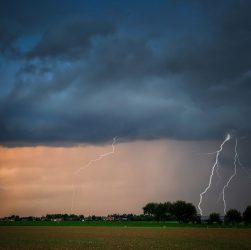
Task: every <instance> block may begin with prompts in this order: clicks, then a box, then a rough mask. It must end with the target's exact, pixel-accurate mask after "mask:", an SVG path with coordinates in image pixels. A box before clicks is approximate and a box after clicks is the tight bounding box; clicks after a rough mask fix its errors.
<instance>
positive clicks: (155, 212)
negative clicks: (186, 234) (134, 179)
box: [143, 200, 251, 224]
mask: <svg viewBox="0 0 251 250" xmlns="http://www.w3.org/2000/svg"><path fill="white" fill-rule="evenodd" d="M143 212H144V215H146V216H148V217H149V218H150V219H151V220H156V221H172V220H173V221H179V222H182V223H188V222H192V223H201V216H200V215H198V214H197V211H196V208H195V206H194V205H193V204H192V203H188V202H185V201H181V200H179V201H176V202H169V201H168V202H164V203H155V202H150V203H147V204H146V205H145V206H144V207H143ZM242 221H243V222H244V223H246V224H251V206H247V207H246V209H245V211H244V212H243V214H241V212H240V211H238V210H237V209H230V210H228V211H227V213H226V214H225V216H224V218H223V219H222V218H221V216H220V214H219V213H215V212H213V213H211V214H210V215H209V217H208V219H207V220H206V222H208V223H209V224H212V223H219V224H221V223H222V222H224V223H226V224H237V223H240V222H242Z"/></svg>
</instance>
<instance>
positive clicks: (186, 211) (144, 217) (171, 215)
mask: <svg viewBox="0 0 251 250" xmlns="http://www.w3.org/2000/svg"><path fill="white" fill-rule="evenodd" d="M0 220H6V221H101V220H103V221H104V220H106V221H178V222H180V223H189V222H192V223H198V224H199V223H201V222H202V219H201V216H200V215H198V214H197V210H196V207H195V206H194V205H193V204H192V203H189V202H185V201H182V200H178V201H175V202H169V201H168V202H164V203H156V202H149V203H147V204H146V205H145V206H144V207H143V214H140V215H135V214H132V213H131V214H112V215H108V216H96V215H92V216H90V215H89V216H84V215H75V214H47V215H46V216H42V217H34V216H28V217H19V216H18V215H12V216H9V217H4V218H1V219H0ZM203 222H207V223H209V224H213V223H218V224H221V223H223V222H224V223H226V224H238V223H241V222H244V223H245V224H251V205H250V206H247V207H246V209H245V211H244V212H243V213H242V214H241V212H239V211H238V210H236V209H230V210H228V211H227V213H226V215H225V216H224V217H223V218H222V217H221V216H220V214H219V213H215V212H214V213H211V214H210V215H209V217H208V218H207V219H206V221H205V220H203Z"/></svg>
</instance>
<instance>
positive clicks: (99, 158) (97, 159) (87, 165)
mask: <svg viewBox="0 0 251 250" xmlns="http://www.w3.org/2000/svg"><path fill="white" fill-rule="evenodd" d="M116 141H117V137H114V138H113V142H112V151H110V152H107V153H104V154H101V155H99V156H98V157H97V158H96V159H93V160H90V161H89V162H88V163H87V164H86V165H84V166H83V167H80V168H79V169H77V170H76V171H75V172H74V173H73V175H72V178H73V181H74V178H75V176H76V174H78V173H79V172H80V171H82V170H83V169H85V168H87V167H90V166H91V165H92V164H93V163H95V162H97V161H100V160H102V159H103V158H104V157H106V156H108V155H111V154H114V153H115V144H116ZM71 186H72V199H71V213H72V209H73V204H74V198H75V193H76V189H75V185H74V183H73V182H72V185H71Z"/></svg>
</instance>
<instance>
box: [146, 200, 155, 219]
mask: <svg viewBox="0 0 251 250" xmlns="http://www.w3.org/2000/svg"><path fill="white" fill-rule="evenodd" d="M157 206H158V204H157V203H154V202H150V203H147V204H146V205H145V206H144V207H143V211H144V214H146V215H149V216H152V217H153V216H155V215H156V208H157Z"/></svg>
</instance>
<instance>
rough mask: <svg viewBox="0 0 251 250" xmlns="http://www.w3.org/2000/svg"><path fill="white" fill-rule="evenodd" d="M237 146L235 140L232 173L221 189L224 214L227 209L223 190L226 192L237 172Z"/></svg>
mask: <svg viewBox="0 0 251 250" xmlns="http://www.w3.org/2000/svg"><path fill="white" fill-rule="evenodd" d="M237 145H238V141H237V139H235V147H234V152H235V155H234V173H233V174H232V175H231V176H230V178H229V179H228V181H227V183H226V184H225V186H224V187H223V189H222V200H223V204H224V214H226V209H227V205H226V200H225V190H226V188H228V186H229V184H230V182H231V181H232V179H233V178H234V177H235V175H236V171H237V159H238V152H237Z"/></svg>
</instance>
